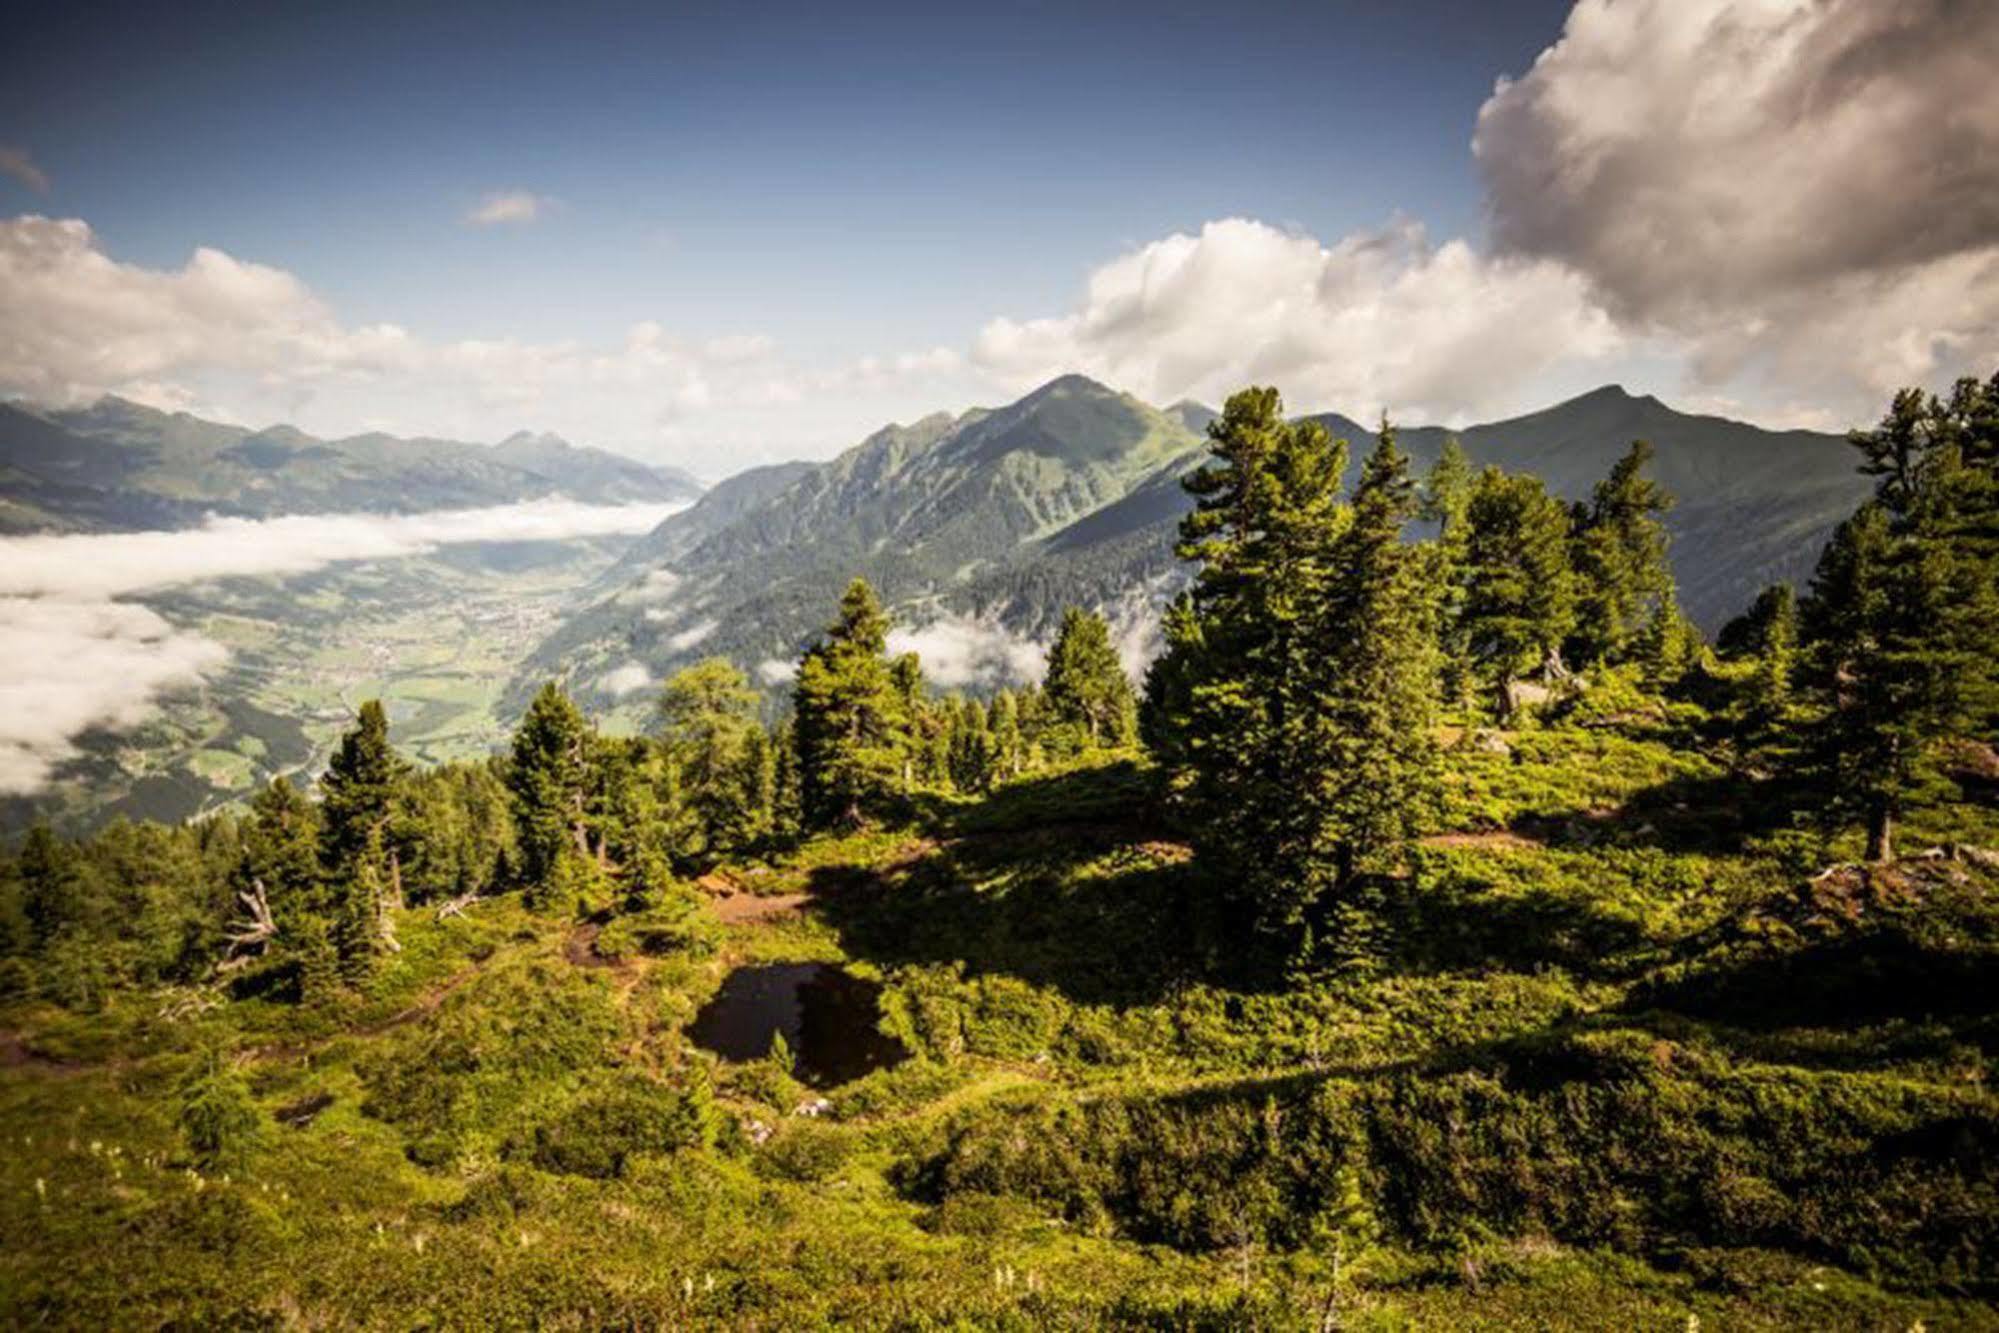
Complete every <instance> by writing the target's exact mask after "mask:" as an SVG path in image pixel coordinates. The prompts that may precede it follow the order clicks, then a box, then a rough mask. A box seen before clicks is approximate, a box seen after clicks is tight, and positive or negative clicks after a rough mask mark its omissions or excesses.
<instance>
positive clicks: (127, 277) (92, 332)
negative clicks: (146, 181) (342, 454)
mask: <svg viewBox="0 0 1999 1333" xmlns="http://www.w3.org/2000/svg"><path fill="white" fill-rule="evenodd" d="M415 350H416V349H415V347H414V344H413V340H412V339H411V338H410V337H409V335H408V334H407V333H405V332H404V331H403V330H401V329H399V328H397V327H395V326H394V325H386V324H384V325H376V326H372V327H368V328H359V329H346V328H342V327H341V326H340V325H339V324H338V323H337V322H335V320H334V319H333V317H332V315H331V314H330V313H329V312H328V311H327V309H326V307H325V306H324V305H323V304H322V303H321V302H320V301H319V300H318V298H316V297H315V296H314V295H313V294H312V293H311V291H309V290H308V289H307V288H306V286H305V284H304V283H302V282H300V281H299V280H298V279H297V278H295V277H293V276H292V275H291V274H289V273H286V272H284V271H283V270H281V269H275V268H269V267H266V266H264V265H262V264H248V263H244V262H242V261H240V260H237V259H233V258H231V257H230V256H228V255H226V254H224V253H222V252H221V251H220V250H211V249H208V248H206V247H204V248H202V249H198V250H196V251H195V252H194V256H193V257H192V258H191V259H189V260H188V261H187V263H186V264H185V265H183V266H182V267H181V268H179V269H177V270H163V269H148V268H143V267H140V266H137V265H132V264H121V263H118V262H116V261H115V260H113V259H111V258H110V257H109V256H107V255H105V254H104V252H103V251H101V250H100V249H98V247H97V240H96V237H95V235H94V234H93V233H92V232H91V230H90V227H89V225H88V224H87V223H84V222H81V221H78V220H76V219H67V220H57V219H52V218H44V217H36V216H32V215H30V216H25V217H18V218H13V219H11V220H8V221H6V222H4V223H0V386H5V387H7V388H10V389H14V390H18V391H20V392H23V393H26V394H28V395H30V396H32V397H36V398H40V399H43V400H47V401H53V402H69V401H79V400H86V399H90V398H95V397H96V396H98V395H99V394H102V393H107V392H112V391H119V390H124V389H127V388H131V387H133V386H135V385H141V384H144V383H145V382H148V381H153V380H158V379H161V378H163V377H167V376H172V375H180V374H186V373H190V372H201V371H207V370H216V369H228V370H236V371H242V372H246V373H249V374H255V375H279V376H285V377H289V378H303V379H311V378H314V377H319V376H325V375H331V374H336V373H340V372H346V371H357V372H380V371H386V370H390V369H395V368H399V367H408V366H410V365H411V363H412V358H413V354H414V352H415Z"/></svg>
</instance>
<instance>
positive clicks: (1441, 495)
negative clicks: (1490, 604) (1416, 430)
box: [1417, 436, 1474, 706]
mask: <svg viewBox="0 0 1999 1333" xmlns="http://www.w3.org/2000/svg"><path fill="white" fill-rule="evenodd" d="M1473 482H1474V476H1473V473H1472V470H1471V461H1470V460H1469V459H1467V458H1466V457H1465V451H1464V449H1463V447H1462V446H1461V445H1459V444H1458V441H1457V437H1456V436H1453V437H1451V438H1450V439H1448V440H1446V441H1444V447H1443V450H1442V452H1440V453H1439V454H1438V455H1437V461H1436V463H1435V464H1433V465H1432V466H1431V468H1430V473H1429V476H1428V477H1426V478H1425V479H1424V482H1423V495H1422V503H1421V507H1420V508H1419V509H1418V511H1417V516H1418V517H1419V518H1421V519H1423V520H1424V521H1425V522H1427V523H1434V524H1435V525H1436V527H1437V536H1436V540H1435V541H1434V542H1432V543H1431V545H1430V546H1429V548H1428V550H1429V552H1430V556H1429V558H1430V562H1431V572H1430V575H1429V580H1430V584H1431V586H1432V587H1433V588H1435V589H1436V590H1437V611H1436V614H1437V646H1438V649H1439V655H1440V662H1439V668H1440V671H1439V683H1440V685H1441V688H1442V694H1443V698H1444V699H1445V700H1446V702H1448V703H1450V704H1451V705H1453V706H1457V705H1462V704H1463V703H1464V702H1465V701H1466V700H1467V699H1468V698H1469V696H1470V694H1471V688H1472V680H1473V670H1472V655H1471V644H1470V642H1469V640H1468V638H1467V635H1466V619H1465V602H1466V598H1467V596H1468V595H1469V591H1470V582H1471V560H1470V556H1469V552H1470V548H1471V522H1470V511H1471V494H1472V485H1473Z"/></svg>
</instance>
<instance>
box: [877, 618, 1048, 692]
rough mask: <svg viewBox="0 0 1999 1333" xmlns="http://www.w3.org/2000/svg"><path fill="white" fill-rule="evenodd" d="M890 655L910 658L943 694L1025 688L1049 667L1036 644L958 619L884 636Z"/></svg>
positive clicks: (932, 622) (1006, 632) (974, 621)
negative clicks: (913, 656)
mask: <svg viewBox="0 0 1999 1333" xmlns="http://www.w3.org/2000/svg"><path fill="white" fill-rule="evenodd" d="M888 650H889V652H890V654H891V655H899V654H902V653H915V654H916V655H917V656H918V657H919V658H921V659H922V661H923V674H924V676H925V677H926V678H927V679H928V680H929V681H930V682H931V683H932V684H934V685H940V686H942V687H943V688H945V689H963V688H966V687H968V686H998V685H1008V684H1026V683H1028V682H1031V681H1035V680H1039V679H1040V678H1041V673H1042V671H1043V669H1044V668H1045V667H1046V666H1047V664H1048V652H1047V649H1045V648H1043V647H1042V646H1041V645H1040V644H1038V643H1034V642H1031V641H1029V640H1027V639H1023V638H1021V637H1019V636H1018V635H1016V634H1013V633H1011V632H1010V631H1008V630H1005V629H1002V628H1001V627H999V626H998V625H993V624H988V623H986V622H983V621H978V620H969V619H966V618H964V617H962V616H948V615H947V616H940V617H939V618H937V619H936V620H933V621H931V622H930V623H929V624H927V625H923V626H920V627H918V628H916V629H902V628H896V629H892V630H890V631H889V635H888Z"/></svg>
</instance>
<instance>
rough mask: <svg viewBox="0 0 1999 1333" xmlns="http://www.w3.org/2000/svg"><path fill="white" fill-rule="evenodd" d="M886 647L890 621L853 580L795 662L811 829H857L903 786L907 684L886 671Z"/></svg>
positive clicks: (802, 784)
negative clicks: (834, 614)
mask: <svg viewBox="0 0 1999 1333" xmlns="http://www.w3.org/2000/svg"><path fill="white" fill-rule="evenodd" d="M887 644H888V616H887V615H885V614H884V613H883V611H882V609H881V603H880V602H879V601H877V600H876V598H875V592H874V589H873V588H871V587H869V586H868V582H867V580H865V579H855V580H854V581H853V582H852V583H851V584H849V585H848V586H847V591H846V593H845V594H844V595H843V596H842V597H841V598H840V613H839V616H838V618H837V619H836V620H834V622H833V624H832V625H831V626H830V627H829V628H828V629H827V630H826V632H825V634H824V635H822V636H821V637H820V638H819V640H818V641H817V642H815V643H814V644H813V645H812V646H811V647H810V648H808V649H806V651H805V656H804V658H803V659H802V660H801V661H800V662H799V666H798V679H797V683H796V686H795V687H794V690H793V694H792V701H793V724H792V739H793V744H794V746H795V747H796V750H797V755H798V776H799V798H800V805H801V808H802V810H803V813H804V817H805V822H806V823H807V824H808V825H810V826H812V827H816V828H826V827H830V826H832V825H836V824H846V825H850V826H851V825H855V824H858V823H860V822H861V820H862V819H863V818H864V817H865V816H866V814H867V813H868V812H869V811H870V810H873V809H877V808H879V807H880V806H881V805H882V804H883V802H885V801H886V800H887V799H888V798H889V797H890V796H891V795H892V794H893V793H894V792H895V790H896V789H897V787H898V785H899V784H900V782H901V780H902V775H903V758H904V751H905V749H906V748H907V745H906V739H907V738H906V728H905V718H906V713H907V699H906V693H905V692H906V689H907V682H906V681H904V682H901V683H899V682H898V680H897V677H896V675H895V673H894V672H893V671H891V669H890V666H889V662H888V659H887V658H886V656H885V655H884V654H885V653H886V650H887Z"/></svg>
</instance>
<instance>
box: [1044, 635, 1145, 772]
mask: <svg viewBox="0 0 1999 1333" xmlns="http://www.w3.org/2000/svg"><path fill="white" fill-rule="evenodd" d="M1042 692H1043V693H1044V694H1045V695H1046V697H1047V699H1048V707H1049V710H1050V712H1051V714H1052V715H1053V717H1054V719H1055V721H1056V722H1057V724H1058V725H1065V726H1068V727H1071V728H1073V729H1075V730H1077V731H1078V732H1080V733H1081V734H1083V735H1084V736H1086V737H1087V738H1088V740H1089V743H1090V744H1091V745H1092V746H1096V745H1109V746H1122V745H1129V744H1130V743H1131V741H1132V739H1133V736H1134V733H1135V732H1136V731H1137V726H1138V705H1137V701H1136V698H1135V697H1134V695H1133V694H1132V690H1131V680H1130V678H1129V677H1127V676H1126V675H1125V674H1124V664H1123V663H1122V662H1120V661H1119V660H1118V655H1117V649H1115V648H1113V647H1112V646H1111V629H1110V625H1109V624H1108V623H1106V622H1105V620H1104V618H1103V617H1102V616H1100V615H1097V614H1096V613H1095V612H1092V611H1085V610H1083V609H1082V608H1081V607H1075V606H1072V607H1069V608H1068V609H1067V610H1065V611H1064V612H1063V613H1062V627H1061V629H1060V630H1059V631H1057V632H1056V635H1055V643H1054V645H1053V646H1052V647H1051V648H1050V649H1049V650H1048V674H1047V676H1046V677H1045V678H1044V680H1043V682H1042Z"/></svg>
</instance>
